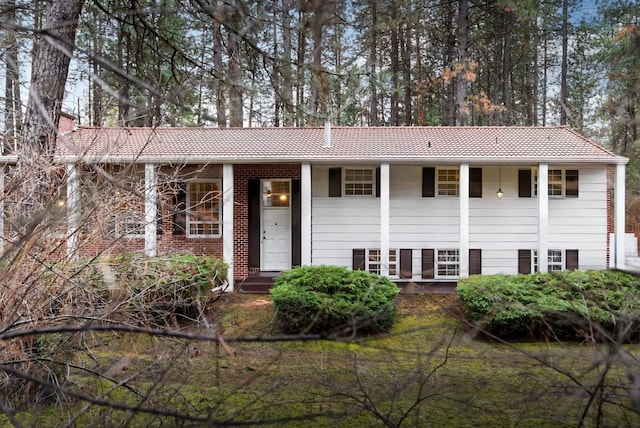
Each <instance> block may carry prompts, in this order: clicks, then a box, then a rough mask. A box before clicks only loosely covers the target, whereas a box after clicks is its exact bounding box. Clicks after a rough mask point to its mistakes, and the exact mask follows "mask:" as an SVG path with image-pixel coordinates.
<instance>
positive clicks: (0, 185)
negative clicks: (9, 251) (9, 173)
mask: <svg viewBox="0 0 640 428" xmlns="http://www.w3.org/2000/svg"><path fill="white" fill-rule="evenodd" d="M4 171H5V165H0V256H2V255H3V254H4Z"/></svg>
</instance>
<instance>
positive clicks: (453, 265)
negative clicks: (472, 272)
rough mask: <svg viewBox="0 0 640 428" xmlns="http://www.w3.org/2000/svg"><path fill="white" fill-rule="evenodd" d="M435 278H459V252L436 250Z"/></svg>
mask: <svg viewBox="0 0 640 428" xmlns="http://www.w3.org/2000/svg"><path fill="white" fill-rule="evenodd" d="M436 272H437V276H439V277H445V276H459V275H460V251H459V250H438V252H437V257H436Z"/></svg>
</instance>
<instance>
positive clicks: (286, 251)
mask: <svg viewBox="0 0 640 428" xmlns="http://www.w3.org/2000/svg"><path fill="white" fill-rule="evenodd" d="M290 199H291V182H290V181H289V180H263V181H262V215H261V216H260V217H261V219H262V245H261V251H262V257H261V258H260V260H261V266H260V269H261V270H265V271H274V270H275V271H280V270H285V269H289V268H290V267H291V210H290Z"/></svg>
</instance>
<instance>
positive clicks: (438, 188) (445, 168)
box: [436, 167, 460, 198]
mask: <svg viewBox="0 0 640 428" xmlns="http://www.w3.org/2000/svg"><path fill="white" fill-rule="evenodd" d="M449 170H451V171H457V175H458V180H457V181H455V182H453V181H440V171H449ZM445 183H447V184H449V183H454V184H455V185H456V194H455V195H441V194H440V185H441V184H445ZM458 196H460V168H458V167H438V168H436V197H438V198H457V197H458Z"/></svg>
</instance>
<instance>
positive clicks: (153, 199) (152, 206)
mask: <svg viewBox="0 0 640 428" xmlns="http://www.w3.org/2000/svg"><path fill="white" fill-rule="evenodd" d="M156 188H157V180H156V170H155V165H154V164H152V163H146V164H144V254H145V255H146V256H147V257H155V256H156V255H157V253H158V240H157V236H158V235H157V232H158V231H157V227H158V195H157V189H156Z"/></svg>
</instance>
